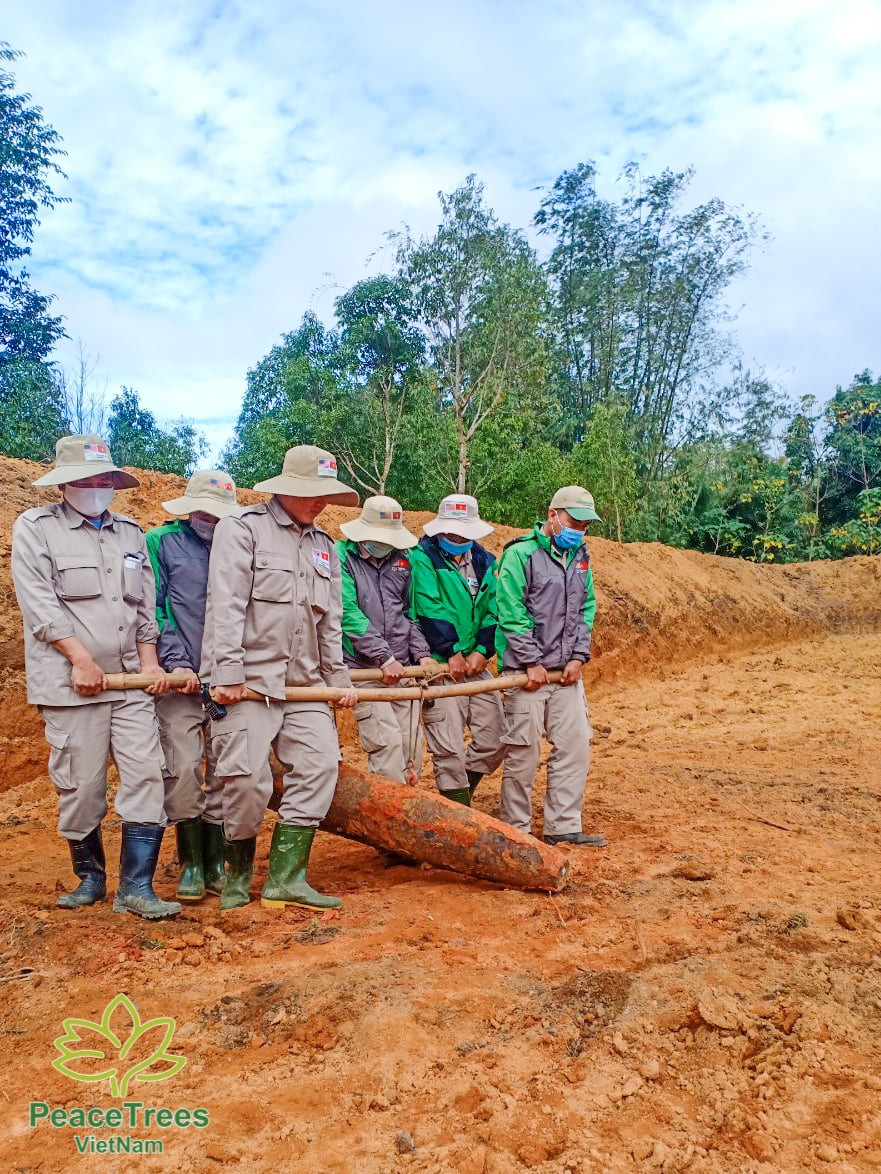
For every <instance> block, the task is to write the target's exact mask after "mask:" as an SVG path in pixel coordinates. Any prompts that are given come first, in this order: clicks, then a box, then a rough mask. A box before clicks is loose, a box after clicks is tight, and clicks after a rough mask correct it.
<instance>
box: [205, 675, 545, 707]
mask: <svg viewBox="0 0 881 1174" xmlns="http://www.w3.org/2000/svg"><path fill="white" fill-rule="evenodd" d="M561 676H562V674H561V673H560V672H552V673H548V680H549V682H550V683H551V684H556V683H557V682H558V681H559V680H560V677H561ZM528 679H529V678H528V677H527V676H526V673H505V674H504V675H503V676H501V677H493V678H492V680H489V681H457V682H454V683H453V684H451V685H422V686H419V685H414V686H412V687H407V686H399V687H396V688H388V689H369V688H368V689H356V690H355V692H356V693H357V694H358V700H359V701H423V702H425V701H436V700H437V699H438V698H439V697H473V696H474V695H475V694H476V693H496V692H498V691H499V690H501V689H522V688H523V686H524V685H525V684H526V682H527V680H528ZM211 692H212V696H213V694H214V690H213V689H212V691H211ZM284 693H285V701H328V702H330V704H331V705H332V704H333V703H334V702H335V701H339V700H340V698H341V697H343V696H344V695H345V693H346V690H345V689H334V688H331V687H330V686H322V685H303V686H297V687H293V688H288V689H285V691H284ZM244 700H245V701H263V702H265V701H266V696H265V694H263V693H257V692H256V691H255V690H254V689H248V691H247V692H246V693H245V696H244Z"/></svg>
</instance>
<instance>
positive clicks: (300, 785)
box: [211, 701, 340, 840]
mask: <svg viewBox="0 0 881 1174" xmlns="http://www.w3.org/2000/svg"><path fill="white" fill-rule="evenodd" d="M211 745H212V749H213V751H214V755H215V758H216V763H217V765H216V768H215V769H216V771H217V777H218V778H219V779H220V781H221V783H222V798H223V830H224V834H225V835H226V838H227V839H228V840H249V839H252V838H253V837H254V836H256V835H257V833H258V832H259V831H260V827H261V825H262V823H263V815H264V813H265V811H266V807H267V804H268V803H269V800H270V798H271V797H272V768H271V767H270V765H269V750H270V747H271V748H272V749H273V750H274V751H275V754H276V757H277V758H278V760H279V762H280V763H281V764H282V765H283V766H284V768H285V774H284V779H283V786H284V792H283V794H282V800H281V805H280V806H279V809H278V820H279V823H283V824H290V825H291V826H293V827H317V826H318V824H319V823H320V822H321V821H322V819H324V817H325V815H326V814H327V809H328V807H330V804H331V802H332V800H333V794H334V791H335V790H336V784H337V775H338V773H339V761H340V748H339V740H338V738H337V732H336V725H335V723H334V720H333V713H332V712H331V708H330V706H329V705H326V704H323V703H321V702H308V703H303V702H295V701H271V702H270V703H269V704H268V705H267V704H266V703H265V702H262V701H240V702H239V703H238V704H237V705H231V706H229V712H228V713H227V716H226V717H225V718H221V719H220V720H219V721H212V723H211Z"/></svg>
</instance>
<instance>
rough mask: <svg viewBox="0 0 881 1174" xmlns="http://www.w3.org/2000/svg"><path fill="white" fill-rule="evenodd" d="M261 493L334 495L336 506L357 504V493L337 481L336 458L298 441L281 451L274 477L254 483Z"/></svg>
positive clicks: (293, 495)
mask: <svg viewBox="0 0 881 1174" xmlns="http://www.w3.org/2000/svg"><path fill="white" fill-rule="evenodd" d="M254 488H255V489H258V490H259V491H260V492H261V493H281V494H283V495H285V496H286V497H338V498H340V499H341V500H340V501H339V502H338V504H339V505H357V504H358V494H357V493H356V492H355V490H354V489H351V488H350V487H349V486H348V485H343V483H342V482H341V481H338V480H337V466H336V457H335V456H334V455H333V453H331V452H325V450H324V449H323V448H316V447H315V445H314V444H298V445H297V447H296V448H289V449H288V451H287V452H286V453H285V454H284V464H283V465H282V469H281V474H280V475H279V476H278V477H270V478H269V480H268V481H260V482H259V483H258V484H257V485H255V486H254Z"/></svg>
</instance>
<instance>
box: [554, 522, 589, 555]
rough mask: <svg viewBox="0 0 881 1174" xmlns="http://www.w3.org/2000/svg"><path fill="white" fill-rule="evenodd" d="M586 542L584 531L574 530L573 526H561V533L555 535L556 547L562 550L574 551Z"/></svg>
mask: <svg viewBox="0 0 881 1174" xmlns="http://www.w3.org/2000/svg"><path fill="white" fill-rule="evenodd" d="M583 541H584V532H583V531H582V530H573V529H572V527H571V526H561V527H560V533H559V534H555V535H554V545H555V546H557V547H559V549H560V550H574V549H575V547H576V546H580V545H581V544H582V542H583Z"/></svg>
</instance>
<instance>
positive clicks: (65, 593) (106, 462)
mask: <svg viewBox="0 0 881 1174" xmlns="http://www.w3.org/2000/svg"><path fill="white" fill-rule="evenodd" d="M34 484H35V485H57V486H58V487H59V488H60V490H61V496H62V500H61V501H60V502H59V503H57V504H55V505H49V506H38V507H37V508H36V509H29V510H26V511H25V512H24V513H23V514H21V516H20V517H19V518H18V519H17V520H16V523H15V526H14V528H13V534H12V576H13V581H14V583H15V593H16V596H17V597H18V604H19V607H20V608H21V612H22V616H23V618H24V642H25V668H26V672H27V686H28V701H29V702H30V703H31V704H32V705H36V706H37V708H38V710H39V713H40V716H41V718H42V719H43V723H44V725H45V727H46V741H47V742H48V743H49V748H50V751H49V776H50V778H51V779H52V782H53V783H54V785H55V789H56V791H57V792H58V806H59V820H58V830H59V831H60V833H61V835H62V836H64V838H65V839H66V840H67V841H68V844H69V845H70V855H71V860H72V862H73V871H74V873H75V874H76V876H77V877H79V881H80V883H79V886H78V887H77V888H76V889H75V890H74V891H73V892H72V893H66V894H64V896H62V897H60V898H59V899H58V904H59V905H60V906H61V907H62V908H63V909H76V908H79V907H81V906H83V905H93V904H94V903H95V902H96V901H102V900H103V899H104V897H105V895H106V891H107V874H106V868H105V858H104V844H103V842H102V838H101V821H102V820H103V818H104V816H105V815H106V814H107V757H108V754H109V755H111V756H112V758H113V761H114V762H115V764H116V768H117V771H118V772H119V790H118V791H117V794H116V801H115V807H116V812H117V814H118V815H119V817H120V819H121V820H122V850H121V854H120V861H119V887H118V889H117V893H116V897H115V899H114V902H113V908H114V910H115V911H116V912H117V913H126V912H128V913H135V914H137V915H138V916H140V917H146V918H151V919H152V918H160V917H172V916H174V915H175V914H176V913H180V910H181V907H180V905H179V904H177V902H175V901H163V900H160V898H159V897H157V896H156V893H155V892H154V891H153V874H154V872H155V870H156V862H157V860H158V858H159V848H160V845H161V843H162V833H163V831H164V830H165V815H164V811H163V798H164V786H163V781H162V749H161V747H160V744H159V730H158V726H157V723H156V713H155V707H154V703H153V699H152V697H147V696H145V695H144V693H143V692H140V691H137V692H135V691H131V692H123V691H121V690H114V691H108V690H107V674H108V673H121V672H125V673H146V674H147V675H149V676H157V677H162V676H163V673H162V669H161V668H160V666H159V663H158V661H157V659H156V640H157V637H158V634H159V633H158V630H157V627H156V616H155V589H154V583H153V574H152V571H151V569H150V564H149V561H148V559H147V551H146V547H145V545H144V535H143V532H142V531H141V528H140V526H138V525H137V523H136V522H133V521H132V519H131V518H127V517H125V515H123V514H115V513H111V512H110V509H109V506H110V503H111V501H112V499H113V496H114V494H115V493H116V491H117V490H118V489H131V488H134V487H135V486H137V485H138V484H140V483H139V481H138V479H137V478H136V477H133V476H132V475H131V473H126V472H124V471H123V470H122V469H120V468H118V467H117V466H116V465H115V464H114V463H113V459H112V457H111V455H110V450H109V448H108V447H107V445H106V444H105V443H104V441H103V440H102V439H101V437H100V436H93V435H78V436H63V437H62V438H61V439H60V440H59V441H58V443H57V444H56V446H55V468H54V469H52V470H50V471H49V472H48V473H46V474H44V476H42V477H40V479H39V480H38V481H35V482H34ZM167 688H168V686H167V685H166V683H165V681H164V680H162V681H157V683H156V684H155V685H153V686H151V687H150V689H149V690H148V692H150V693H153V694H160V693H163V692H165V691H166V690H167Z"/></svg>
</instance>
